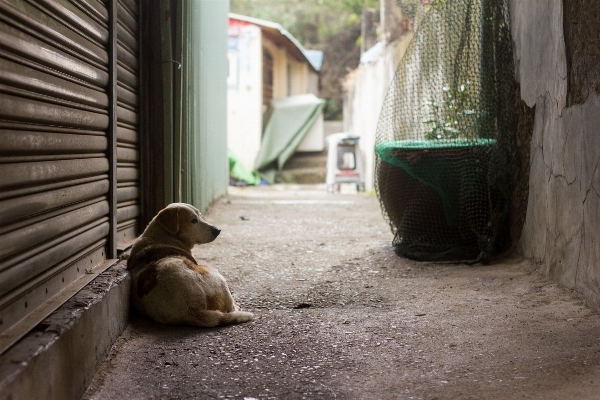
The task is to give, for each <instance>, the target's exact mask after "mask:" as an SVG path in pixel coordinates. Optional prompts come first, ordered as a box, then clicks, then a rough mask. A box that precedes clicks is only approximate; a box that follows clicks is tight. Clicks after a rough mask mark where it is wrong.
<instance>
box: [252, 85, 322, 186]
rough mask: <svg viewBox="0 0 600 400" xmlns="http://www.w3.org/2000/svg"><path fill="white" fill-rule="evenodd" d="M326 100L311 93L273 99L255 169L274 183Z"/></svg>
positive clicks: (267, 113)
mask: <svg viewBox="0 0 600 400" xmlns="http://www.w3.org/2000/svg"><path fill="white" fill-rule="evenodd" d="M324 105H325V101H324V100H322V99H319V98H318V97H316V96H315V95H313V94H303V95H299V96H292V97H286V98H283V99H274V100H272V101H271V104H270V105H269V108H268V109H267V111H266V113H265V118H264V128H263V136H262V141H261V146H260V150H259V152H258V155H257V156H256V162H255V166H256V167H255V168H256V170H257V171H258V172H259V174H260V176H261V177H262V178H263V179H264V180H266V181H267V182H269V183H274V181H275V173H276V172H277V171H278V170H281V169H282V168H283V165H284V164H285V162H286V161H287V160H288V159H289V158H290V157H291V156H292V154H294V152H295V151H296V148H298V146H299V145H300V143H301V142H302V140H303V139H304V137H305V136H306V134H307V133H308V131H309V130H310V129H311V128H312V126H313V125H314V123H315V121H316V120H317V118H318V117H319V115H320V114H321V111H322V110H323V106H324Z"/></svg>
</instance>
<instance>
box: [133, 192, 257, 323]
mask: <svg viewBox="0 0 600 400" xmlns="http://www.w3.org/2000/svg"><path fill="white" fill-rule="evenodd" d="M220 232H221V231H220V230H219V229H217V228H216V227H215V226H213V225H211V224H209V223H208V222H206V221H205V220H204V219H203V218H202V216H201V215H200V211H199V210H198V209H197V208H195V207H193V206H191V205H189V204H184V203H174V204H170V205H169V206H168V207H166V208H165V209H163V210H161V211H160V212H159V213H158V214H157V215H156V217H154V219H153V220H152V221H150V224H148V227H147V228H146V230H145V231H144V233H143V234H142V236H140V238H139V239H138V240H137V241H136V242H135V244H134V245H133V248H132V249H131V254H130V256H129V259H128V261H127V269H128V270H129V271H130V273H131V279H132V286H131V298H132V302H133V306H134V308H135V310H136V311H137V312H138V313H140V314H142V315H145V316H148V317H150V318H152V319H153V320H154V321H156V322H160V323H163V324H183V325H193V326H198V327H207V328H208V327H215V326H219V325H229V324H237V323H241V322H247V321H250V320H251V319H252V318H254V314H252V313H250V312H244V311H240V309H239V307H237V305H236V304H235V302H234V301H233V298H232V297H231V293H230V292H229V288H228V287H227V282H225V278H223V276H221V274H219V273H218V272H217V271H216V270H214V269H211V268H209V267H207V266H204V265H198V263H197V262H196V260H195V259H194V257H193V256H192V253H191V251H192V248H193V247H194V245H196V244H203V243H209V242H212V241H213V240H215V238H216V237H217V236H218V235H219V233H220Z"/></svg>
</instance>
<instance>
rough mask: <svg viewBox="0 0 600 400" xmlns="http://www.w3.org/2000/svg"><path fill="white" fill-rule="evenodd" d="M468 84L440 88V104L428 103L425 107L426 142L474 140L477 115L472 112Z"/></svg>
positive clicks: (472, 107) (472, 106)
mask: <svg viewBox="0 0 600 400" xmlns="http://www.w3.org/2000/svg"><path fill="white" fill-rule="evenodd" d="M470 89H471V88H470V82H469V81H467V82H466V83H464V84H462V85H460V86H459V87H453V86H450V85H446V86H444V87H443V88H442V102H441V104H440V103H437V102H435V101H428V102H426V103H425V107H426V108H427V109H428V110H429V113H428V118H429V119H428V120H426V121H424V122H423V123H424V124H426V125H429V128H430V129H429V130H428V131H427V132H426V133H425V139H427V140H439V139H458V138H464V139H475V138H476V131H475V122H476V119H477V113H476V111H475V110H474V108H475V106H474V104H473V100H472V95H471V92H470Z"/></svg>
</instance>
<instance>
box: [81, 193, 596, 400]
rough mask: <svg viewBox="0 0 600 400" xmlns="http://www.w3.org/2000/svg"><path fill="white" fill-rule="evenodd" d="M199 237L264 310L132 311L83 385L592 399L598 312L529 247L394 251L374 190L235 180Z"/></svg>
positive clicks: (215, 262)
mask: <svg viewBox="0 0 600 400" xmlns="http://www.w3.org/2000/svg"><path fill="white" fill-rule="evenodd" d="M206 217H207V219H208V220H209V221H211V222H212V223H214V224H215V225H217V226H218V227H219V228H220V229H221V230H222V233H221V235H220V236H219V238H218V239H217V240H216V241H215V242H213V243H211V244H208V245H204V246H201V247H196V248H195V251H194V255H195V256H196V258H197V259H198V261H199V262H200V263H204V264H208V265H211V266H214V267H216V268H218V269H219V270H220V271H221V273H222V274H223V275H224V276H225V277H226V279H227V280H228V282H229V286H230V288H231V290H232V292H233V294H234V297H235V298H236V301H237V302H238V304H239V305H240V306H241V307H242V308H243V309H246V310H250V311H253V312H254V313H255V314H256V318H255V320H254V321H252V322H250V323H247V324H242V325H237V326H231V327H225V328H219V329H205V330H201V329H195V328H190V327H179V326H162V325H158V324H155V323H152V322H150V321H147V320H144V319H141V318H137V317H135V316H132V319H131V323H130V325H129V327H128V328H127V329H126V331H125V332H124V334H123V335H122V336H121V337H120V338H119V339H118V340H117V342H116V343H115V345H114V347H113V350H112V353H111V354H110V356H109V358H108V359H107V360H106V362H105V363H104V364H103V365H102V367H101V368H100V370H99V371H98V372H97V374H96V376H95V377H94V379H93V381H92V382H91V385H90V387H89V389H88V391H87V392H86V394H85V395H84V398H85V399H125V398H129V399H212V398H238V399H269V398H273V399H302V398H307V399H436V398H437V399H471V398H477V399H514V398H534V399H566V398H578V399H592V398H598V393H600V315H599V313H598V312H597V311H594V310H591V309H589V308H587V307H586V305H585V303H584V302H583V301H581V300H580V299H579V298H578V297H577V293H575V292H571V291H568V290H565V289H563V288H560V287H558V286H557V285H555V284H552V283H548V282H546V281H544V280H542V279H541V278H540V277H539V276H538V275H537V273H536V272H535V270H534V268H533V267H531V266H529V265H528V264H527V263H526V262H525V261H524V260H521V259H516V258H509V259H506V258H505V259H502V260H500V261H496V262H492V263H491V264H490V265H486V266H483V265H476V266H465V265H451V264H433V263H418V262H413V261H410V260H407V259H403V258H400V257H398V256H396V255H395V254H394V252H393V249H392V247H391V244H390V242H391V239H392V235H391V233H390V231H389V228H388V226H387V224H386V223H385V222H384V220H383V218H382V217H381V212H380V208H379V203H378V201H377V198H376V197H375V196H374V195H372V194H371V195H366V194H358V195H339V194H338V195H327V194H326V193H325V190H324V188H321V187H309V186H306V187H302V188H300V187H298V188H293V187H280V186H274V187H267V188H263V187H259V188H245V189H235V190H233V191H231V192H230V195H229V196H228V198H227V199H224V200H221V201H219V202H218V203H217V204H215V205H214V206H213V207H212V208H211V209H210V210H209V211H208V212H207V213H206Z"/></svg>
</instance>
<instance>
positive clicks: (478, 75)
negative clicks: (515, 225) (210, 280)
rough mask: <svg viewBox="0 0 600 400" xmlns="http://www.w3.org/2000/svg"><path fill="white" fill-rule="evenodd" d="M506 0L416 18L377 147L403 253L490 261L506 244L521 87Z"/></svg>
mask: <svg viewBox="0 0 600 400" xmlns="http://www.w3.org/2000/svg"><path fill="white" fill-rule="evenodd" d="M398 1H399V3H402V5H404V7H405V8H407V7H406V6H407V4H408V5H409V3H411V0H398ZM506 1H507V0H436V1H434V2H433V5H431V6H429V7H427V8H425V9H423V7H422V6H421V10H424V12H423V13H421V17H422V18H421V19H420V20H415V21H414V23H415V25H416V28H415V33H414V37H413V40H412V42H411V44H410V45H409V47H408V49H407V51H406V54H405V55H404V57H403V59H402V60H401V62H400V65H399V66H398V69H397V71H396V74H395V76H394V79H393V81H392V83H391V85H390V87H389V89H388V92H387V95H386V98H385V101H384V104H383V107H382V110H381V114H380V117H379V121H378V126H377V136H376V145H375V153H376V161H375V163H376V165H375V188H376V190H377V195H378V198H379V201H380V203H381V206H382V212H383V215H384V218H385V219H386V221H387V222H388V223H389V225H390V227H391V230H392V233H393V234H394V239H393V243H392V244H393V245H394V247H395V250H396V252H397V253H398V254H399V255H402V256H406V257H408V258H412V259H417V260H454V261H487V260H488V259H489V257H490V256H491V255H492V254H493V253H494V251H495V250H497V248H498V243H500V242H501V241H499V240H498V238H499V236H501V234H502V232H503V231H504V230H505V225H506V223H507V212H508V200H509V193H510V185H511V177H512V176H514V171H512V170H511V168H512V167H513V164H514V163H512V162H511V157H510V155H509V154H510V152H509V148H508V147H509V140H508V139H509V137H510V135H511V132H514V130H515V119H514V98H515V90H516V89H515V88H516V84H515V81H514V76H513V71H514V67H513V59H512V50H511V39H510V32H509V25H508V22H509V17H508V7H507V4H506ZM418 3H420V1H419V2H418ZM415 7H416V6H415ZM416 14H417V15H416V17H415V18H416V19H418V17H419V13H418V12H417V13H416Z"/></svg>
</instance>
